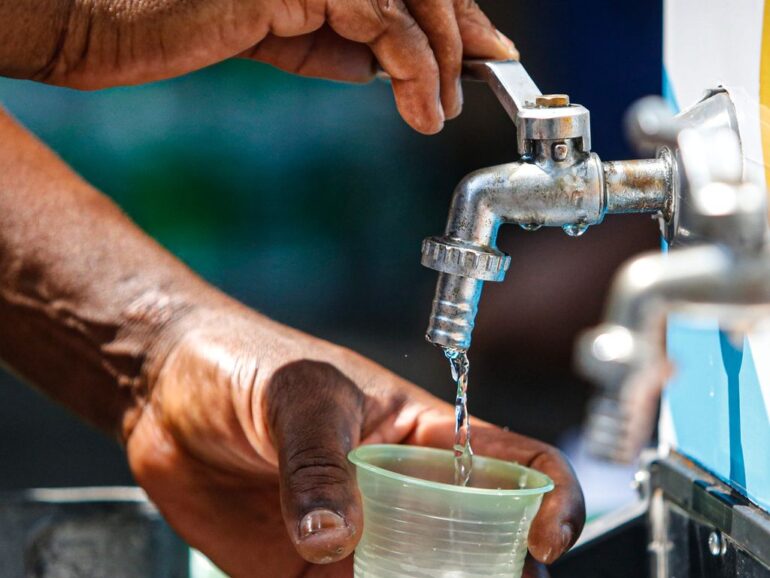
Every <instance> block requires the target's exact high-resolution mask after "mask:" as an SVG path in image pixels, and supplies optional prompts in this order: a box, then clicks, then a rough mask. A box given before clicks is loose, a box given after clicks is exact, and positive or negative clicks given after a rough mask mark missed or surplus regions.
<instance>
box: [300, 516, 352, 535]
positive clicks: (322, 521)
mask: <svg viewBox="0 0 770 578" xmlns="http://www.w3.org/2000/svg"><path fill="white" fill-rule="evenodd" d="M347 527H348V524H347V522H345V519H344V518H343V517H342V516H340V515H339V514H338V513H336V512H332V511H331V510H313V511H312V512H310V513H309V514H306V515H305V517H304V518H302V521H301V522H300V523H299V539H300V540H304V539H306V538H309V537H310V536H315V535H317V534H321V533H323V532H329V531H334V530H341V529H344V528H347Z"/></svg>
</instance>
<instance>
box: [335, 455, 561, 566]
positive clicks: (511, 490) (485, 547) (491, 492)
mask: <svg viewBox="0 0 770 578" xmlns="http://www.w3.org/2000/svg"><path fill="white" fill-rule="evenodd" d="M349 459H350V461H351V462H352V463H353V464H355V466H356V474H357V478H358V487H359V489H360V490H361V498H362V500H363V508H364V533H363V536H362V537H361V541H360V542H359V544H358V547H357V548H356V553H355V576H356V578H405V577H409V578H475V577H477V576H478V577H481V576H484V577H486V578H489V577H500V578H503V577H505V578H519V577H520V576H521V572H522V568H523V566H524V558H525V557H526V555H527V534H528V533H529V525H530V523H531V522H532V519H533V518H534V517H535V514H536V513H537V511H538V509H539V508H540V502H541V501H542V499H543V494H545V493H546V492H549V491H551V490H552V489H553V482H552V481H551V479H550V478H549V477H548V476H546V475H544V474H541V473H540V472H537V471H535V470H532V469H529V468H525V467H523V466H520V465H518V464H515V463H513V462H506V461H503V460H496V459H493V458H486V457H480V456H474V458H473V475H472V477H471V484H470V485H469V486H468V487H461V486H455V485H454V484H453V483H452V480H453V477H454V454H453V453H452V452H451V451H448V450H438V449H432V448H423V447H417V446H400V445H367V446H361V447H359V448H357V449H355V450H353V451H352V452H350V455H349Z"/></svg>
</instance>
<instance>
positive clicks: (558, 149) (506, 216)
mask: <svg viewBox="0 0 770 578" xmlns="http://www.w3.org/2000/svg"><path fill="white" fill-rule="evenodd" d="M464 72H465V74H466V75H467V76H470V77H472V78H474V79H476V80H482V81H485V82H487V83H488V84H489V86H490V87H491V88H492V90H493V92H494V93H495V95H496V96H497V98H498V100H499V101H500V102H501V104H502V105H503V107H504V108H505V110H506V112H508V114H509V116H510V117H511V119H512V120H513V122H514V124H515V125H516V129H517V152H518V154H519V156H520V160H519V161H518V162H513V163H508V164H504V165H499V166H494V167H489V168H486V169H481V170H478V171H475V172H473V173H471V174H469V175H468V176H466V177H465V178H464V179H463V180H462V181H461V182H460V183H459V184H458V185H457V187H456V189H455V192H454V197H453V199H452V204H451V207H450V209H449V218H448V220H447V226H446V230H445V234H444V235H443V236H442V237H429V238H427V239H425V240H424V241H423V244H422V264H423V265H425V266H426V267H429V268H431V269H435V270H436V271H438V272H439V277H438V283H437V285H436V294H435V298H434V300H433V309H432V312H431V315H430V322H429V324H428V330H427V333H426V338H427V340H428V341H430V342H431V343H433V344H435V345H439V346H443V347H445V348H450V349H454V350H462V351H464V350H467V349H468V347H469V346H470V343H471V333H472V331H473V326H474V320H475V317H476V311H477V309H478V302H479V298H480V296H481V289H482V286H483V283H484V281H502V280H503V278H504V277H505V272H506V270H507V269H508V267H509V265H510V257H508V256H507V255H505V254H504V253H502V252H501V251H500V250H499V249H498V248H497V245H496V239H497V232H498V229H499V228H500V225H502V224H505V223H515V224H518V225H520V226H521V227H522V228H524V229H526V230H528V231H534V230H536V229H539V228H540V227H543V226H546V227H562V228H563V229H564V232H565V233H567V235H570V236H573V237H576V236H579V235H581V234H583V233H584V232H585V231H586V229H587V228H588V227H589V226H591V225H596V224H598V223H601V222H602V220H603V219H604V216H605V215H606V214H620V213H653V214H659V215H660V216H661V218H662V220H663V221H665V222H668V221H669V220H670V217H671V210H672V184H673V179H674V160H673V158H672V156H671V154H670V153H669V151H668V149H662V150H661V152H660V154H658V156H657V158H655V159H650V160H631V161H618V162H602V161H601V160H600V159H599V157H598V156H597V155H596V154H595V153H593V152H591V126H590V118H589V112H588V110H587V109H586V108H585V107H583V106H581V105H579V104H571V103H570V101H569V97H568V96H567V95H564V94H550V95H544V94H542V93H541V92H540V90H539V89H538V88H537V86H536V85H535V83H534V82H533V81H532V79H531V78H530V77H529V75H528V74H527V72H526V71H525V70H524V67H523V66H522V65H521V64H520V63H519V62H515V61H503V62H494V61H470V62H466V63H465V65H464Z"/></svg>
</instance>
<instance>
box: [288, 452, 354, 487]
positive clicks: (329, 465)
mask: <svg viewBox="0 0 770 578" xmlns="http://www.w3.org/2000/svg"><path fill="white" fill-rule="evenodd" d="M285 472H286V480H287V483H288V486H289V490H290V491H291V492H292V493H294V494H304V493H310V492H314V493H317V492H318V491H319V489H322V488H324V487H329V486H338V485H343V484H346V483H347V482H349V481H350V479H351V472H350V470H349V466H348V465H347V459H346V457H345V455H344V454H343V453H342V452H337V451H334V450H332V449H329V448H325V447H309V448H304V449H301V450H298V451H295V452H294V453H292V454H291V455H290V456H289V457H288V459H287V463H286V469H285Z"/></svg>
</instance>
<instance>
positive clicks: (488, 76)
mask: <svg viewBox="0 0 770 578" xmlns="http://www.w3.org/2000/svg"><path fill="white" fill-rule="evenodd" d="M463 78H469V79H471V80H478V81H481V82H486V83H487V84H488V85H489V87H490V88H491V89H492V92H493V93H494V94H495V96H496V97H497V100H499V101H500V104H502V105H503V108H504V109H505V112H507V113H508V116H510V117H511V119H512V120H513V122H514V123H515V124H518V123H519V111H520V110H522V109H523V108H531V107H533V106H535V105H536V102H537V98H538V97H539V96H542V95H543V93H542V92H540V89H539V88H538V87H537V85H536V84H535V82H534V81H533V80H532V78H531V77H530V76H529V74H528V73H527V71H526V70H525V69H524V66H523V65H522V64H521V62H518V61H517V60H465V61H463Z"/></svg>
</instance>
